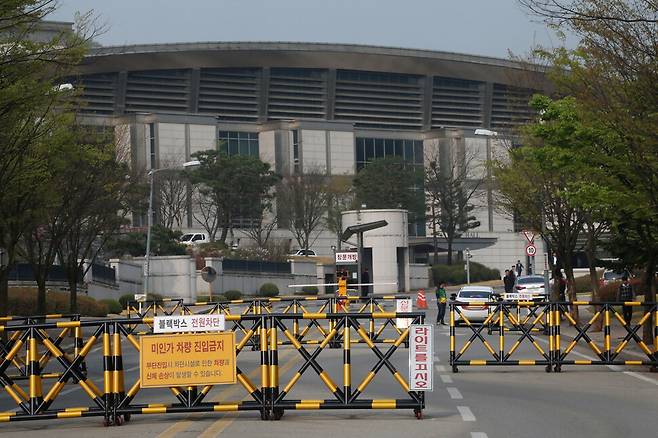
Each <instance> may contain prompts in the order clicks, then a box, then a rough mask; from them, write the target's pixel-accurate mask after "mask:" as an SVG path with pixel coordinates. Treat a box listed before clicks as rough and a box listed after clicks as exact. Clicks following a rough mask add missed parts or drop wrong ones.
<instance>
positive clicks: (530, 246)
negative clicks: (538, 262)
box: [525, 243, 537, 257]
mask: <svg viewBox="0 0 658 438" xmlns="http://www.w3.org/2000/svg"><path fill="white" fill-rule="evenodd" d="M525 253H526V255H527V256H528V257H532V256H534V255H535V254H537V247H536V246H535V245H533V244H532V243H530V244H528V245H527V246H526V247H525Z"/></svg>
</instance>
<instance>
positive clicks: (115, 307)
mask: <svg viewBox="0 0 658 438" xmlns="http://www.w3.org/2000/svg"><path fill="white" fill-rule="evenodd" d="M98 302H99V303H100V304H104V305H105V307H107V313H114V314H117V315H118V314H119V313H121V311H122V310H123V307H121V304H119V302H118V301H117V300H111V299H105V300H99V301H98Z"/></svg>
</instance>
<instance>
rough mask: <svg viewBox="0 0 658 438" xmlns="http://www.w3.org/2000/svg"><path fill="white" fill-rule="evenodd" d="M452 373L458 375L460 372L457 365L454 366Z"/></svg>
mask: <svg viewBox="0 0 658 438" xmlns="http://www.w3.org/2000/svg"><path fill="white" fill-rule="evenodd" d="M452 372H453V373H458V372H459V368H457V365H453V366H452Z"/></svg>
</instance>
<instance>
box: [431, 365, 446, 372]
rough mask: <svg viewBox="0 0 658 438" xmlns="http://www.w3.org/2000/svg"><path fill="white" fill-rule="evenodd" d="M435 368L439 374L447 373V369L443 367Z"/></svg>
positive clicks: (436, 366)
mask: <svg viewBox="0 0 658 438" xmlns="http://www.w3.org/2000/svg"><path fill="white" fill-rule="evenodd" d="M434 368H436V371H437V372H439V373H445V372H446V367H444V366H443V365H434Z"/></svg>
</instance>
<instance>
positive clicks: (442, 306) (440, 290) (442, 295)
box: [436, 282, 448, 325]
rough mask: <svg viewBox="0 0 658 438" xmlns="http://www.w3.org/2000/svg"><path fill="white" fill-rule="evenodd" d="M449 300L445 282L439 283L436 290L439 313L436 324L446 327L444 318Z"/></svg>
mask: <svg viewBox="0 0 658 438" xmlns="http://www.w3.org/2000/svg"><path fill="white" fill-rule="evenodd" d="M447 301H448V298H447V296H446V284H445V283H444V282H441V283H439V286H438V287H437V288H436V305H437V308H438V310H439V312H438V313H437V314H436V324H437V325H438V324H439V323H440V324H441V325H446V323H445V321H444V318H445V315H446V302H447Z"/></svg>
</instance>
